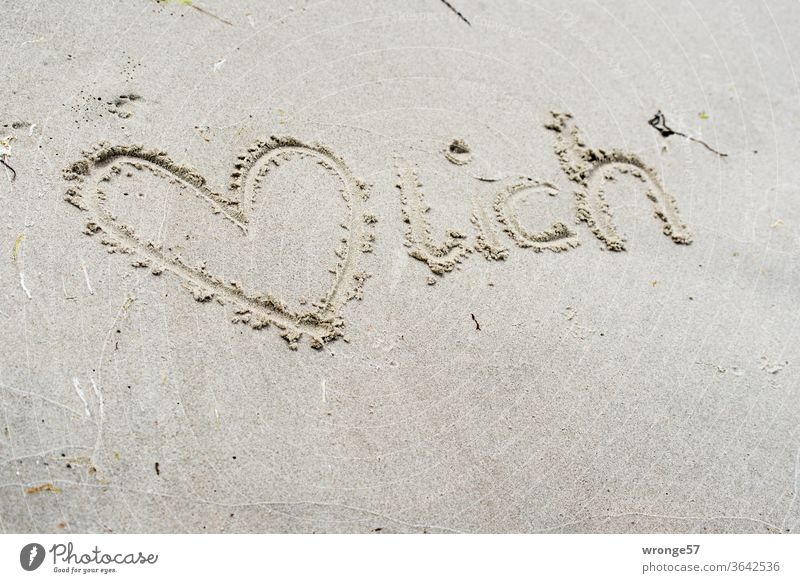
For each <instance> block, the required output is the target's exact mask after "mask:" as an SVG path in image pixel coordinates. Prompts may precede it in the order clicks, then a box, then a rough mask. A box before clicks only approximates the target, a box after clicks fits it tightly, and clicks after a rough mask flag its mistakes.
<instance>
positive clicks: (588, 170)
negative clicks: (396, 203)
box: [396, 113, 691, 282]
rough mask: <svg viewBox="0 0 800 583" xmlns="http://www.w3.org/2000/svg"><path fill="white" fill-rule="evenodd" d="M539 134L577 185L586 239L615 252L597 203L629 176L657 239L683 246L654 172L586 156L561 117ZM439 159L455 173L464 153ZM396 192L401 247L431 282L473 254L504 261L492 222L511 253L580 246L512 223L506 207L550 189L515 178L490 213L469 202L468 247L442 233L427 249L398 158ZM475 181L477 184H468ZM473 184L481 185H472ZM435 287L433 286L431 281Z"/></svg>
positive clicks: (558, 233) (417, 200)
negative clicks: (551, 143)
mask: <svg viewBox="0 0 800 583" xmlns="http://www.w3.org/2000/svg"><path fill="white" fill-rule="evenodd" d="M545 127H546V128H547V129H549V130H551V131H553V132H555V134H556V145H555V153H556V156H557V157H558V159H559V162H560V164H561V168H562V170H563V171H564V173H565V174H566V175H567V177H568V178H569V179H570V180H571V181H573V182H574V183H576V184H577V185H578V189H577V191H576V193H575V194H576V197H577V203H578V213H577V215H578V219H579V220H580V221H583V222H586V223H587V225H588V226H589V228H590V229H591V231H592V233H594V235H595V236H596V237H597V238H598V239H599V240H600V241H602V242H603V244H604V245H605V246H606V247H607V248H608V249H609V250H611V251H623V250H624V249H625V238H624V237H623V236H622V235H621V234H620V233H619V231H618V230H617V227H616V225H615V224H614V221H613V218H612V216H611V212H610V210H609V206H608V203H607V202H606V199H605V195H604V188H605V185H606V183H607V182H611V181H614V180H617V178H618V177H624V176H629V177H632V178H633V179H635V180H637V181H640V182H642V183H644V184H647V185H648V188H647V190H646V192H645V194H646V196H647V198H648V199H649V200H650V201H651V202H652V203H653V210H654V213H655V216H656V217H657V218H658V219H660V220H661V221H662V222H663V223H664V226H663V232H664V234H665V235H667V236H669V237H670V238H671V239H672V240H673V241H674V242H675V243H679V244H685V245H688V244H689V243H691V237H690V235H689V233H688V231H687V229H686V225H684V224H683V222H682V221H681V219H680V216H679V214H678V206H677V202H676V201H675V199H674V198H673V197H672V195H670V194H669V193H668V192H667V191H666V190H665V189H664V186H663V185H662V183H661V181H660V180H659V178H658V175H657V174H656V171H655V170H654V169H653V168H651V167H650V166H648V165H647V164H645V163H644V162H643V161H642V160H641V158H639V157H638V156H636V155H635V154H630V153H626V152H622V151H620V150H600V149H592V148H588V147H587V146H586V145H585V143H584V142H583V139H582V138H581V135H580V133H579V131H578V128H577V127H576V126H575V124H574V123H573V121H572V116H571V115H570V114H567V113H553V114H552V119H551V120H550V121H549V122H548V123H547V124H546V125H545ZM443 153H444V156H445V158H446V159H447V160H448V161H450V162H451V163H453V164H456V165H458V166H463V165H465V164H468V163H469V162H470V160H471V153H470V150H469V147H468V146H467V145H466V144H465V143H464V142H463V141H462V140H454V141H453V142H452V143H451V144H450V145H449V146H448V147H447V148H446V149H445V150H444V151H443ZM396 165H397V178H398V180H397V188H398V189H399V191H400V203H401V206H402V216H403V220H404V221H405V223H406V224H407V227H406V233H405V239H406V240H405V243H404V244H405V246H406V247H407V248H408V254H409V255H410V256H411V257H413V258H415V259H418V260H419V261H422V262H423V263H425V264H426V265H427V266H428V267H429V268H430V270H431V271H432V272H433V273H434V274H435V275H444V274H445V273H448V272H450V271H453V270H454V269H456V268H457V267H458V266H459V265H460V264H461V263H463V262H464V261H465V260H466V259H467V257H469V256H470V254H471V253H472V252H473V251H477V252H478V253H479V254H481V255H483V257H484V258H485V259H487V260H489V261H501V260H504V259H506V258H507V257H508V247H506V246H505V244H504V243H503V241H502V240H501V237H500V234H499V233H498V231H497V229H496V228H495V225H494V223H493V219H494V220H496V221H497V223H499V225H500V227H501V230H502V231H504V232H505V233H506V234H507V235H508V237H509V238H510V239H511V241H513V243H515V244H516V245H517V246H518V247H521V248H527V249H532V250H533V251H536V252H541V251H545V250H548V251H553V252H556V253H557V252H561V251H569V250H570V249H573V248H575V247H577V246H578V245H579V244H580V241H579V239H578V235H577V233H576V232H574V231H573V230H571V229H570V228H569V227H568V226H567V224H566V223H565V222H564V221H557V222H555V223H553V224H552V225H551V226H550V227H549V228H547V229H545V230H542V231H534V232H532V231H530V230H528V229H527V228H526V227H525V226H524V225H523V224H522V222H521V221H520V219H519V217H518V216H517V213H516V211H515V210H514V207H513V205H512V202H513V200H514V199H515V198H516V197H519V196H520V195H522V194H524V193H529V192H532V193H541V194H542V195H548V196H556V194H557V192H558V191H557V189H556V187H555V186H553V185H552V184H549V183H547V182H543V181H541V180H537V179H534V178H522V179H519V180H516V181H513V182H512V183H511V184H509V185H508V186H505V187H504V188H502V189H500V190H499V191H498V192H497V194H496V195H495V199H494V206H493V208H492V209H491V211H490V210H487V209H486V208H485V206H484V205H483V204H482V203H481V202H480V201H479V200H477V199H475V200H474V201H473V210H472V217H471V222H472V224H473V225H474V226H475V228H476V229H477V232H478V234H477V237H476V239H475V242H474V244H472V245H470V243H469V242H468V241H467V235H466V234H464V233H461V232H460V231H456V230H453V229H449V230H447V232H446V235H445V238H444V240H443V241H442V242H441V243H437V242H436V241H434V238H433V234H432V232H431V227H430V224H429V222H428V220H427V218H426V214H427V213H428V212H429V211H430V207H429V206H428V204H427V202H426V200H425V194H424V193H423V191H422V183H421V182H420V180H419V176H418V175H417V172H416V170H415V169H414V167H413V166H412V165H411V164H409V163H408V162H406V161H405V160H403V159H401V158H398V159H397V160H396ZM476 178H477V177H476ZM478 179H479V180H485V179H482V178H478ZM431 281H433V282H435V279H434V280H431Z"/></svg>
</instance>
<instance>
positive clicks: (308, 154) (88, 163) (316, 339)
mask: <svg viewBox="0 0 800 583" xmlns="http://www.w3.org/2000/svg"><path fill="white" fill-rule="evenodd" d="M293 157H300V158H303V159H310V160H313V161H314V162H316V163H317V164H319V165H320V166H321V167H322V168H323V169H324V170H325V171H326V172H328V173H329V174H331V175H332V176H334V177H335V178H336V179H337V180H338V181H339V184H340V185H341V187H340V193H341V196H342V198H343V199H344V201H345V203H346V204H347V208H348V216H347V219H346V221H345V222H344V223H342V228H343V229H345V230H346V232H347V234H346V236H344V237H342V239H341V246H340V247H339V248H338V249H337V250H336V257H337V261H336V264H335V266H334V267H332V268H331V269H330V270H329V271H330V272H331V273H332V274H333V281H332V283H331V285H330V288H329V289H328V291H327V292H326V294H325V296H324V297H323V298H320V300H319V301H318V302H315V303H312V304H311V305H312V307H313V309H312V310H309V311H306V312H299V311H292V310H290V309H289V308H288V307H287V305H286V304H285V303H284V302H283V301H281V300H280V299H278V298H276V297H274V296H273V295H271V294H269V293H262V294H247V293H245V292H244V290H243V289H242V287H241V286H239V285H238V284H235V283H226V282H224V281H223V280H222V279H221V278H219V277H216V276H215V275H213V274H211V273H208V272H207V271H206V269H205V268H204V267H192V266H189V265H187V264H186V263H184V262H183V261H182V260H181V258H180V256H178V255H176V256H171V257H170V256H167V254H166V253H165V251H164V250H163V249H162V248H161V247H160V246H158V245H156V244H154V243H152V242H146V241H143V240H142V239H141V238H139V237H138V236H137V234H136V233H135V231H134V230H133V229H132V228H131V227H130V226H128V225H125V224H124V223H122V222H120V221H118V220H117V218H116V217H115V216H114V215H113V214H112V213H111V212H110V211H109V210H108V209H107V208H106V205H105V201H106V193H105V192H104V191H103V185H104V184H107V183H110V182H111V181H112V180H113V179H114V177H115V176H117V175H119V174H120V173H121V172H122V170H123V168H126V169H127V170H128V171H130V172H136V171H142V170H147V171H150V172H151V173H153V174H154V175H156V176H158V177H160V178H163V179H165V180H167V181H169V182H172V183H175V184H179V185H180V186H182V187H185V188H187V189H189V190H191V191H192V192H194V193H195V194H196V195H197V196H198V197H200V198H202V199H203V200H205V201H206V202H207V203H209V205H210V209H211V211H212V212H213V213H214V214H215V215H219V216H221V217H222V218H223V219H225V220H228V221H231V222H233V223H234V224H235V225H236V226H237V227H238V228H239V229H240V230H241V231H242V233H243V234H246V233H247V224H248V211H249V210H250V209H251V208H252V204H253V203H254V202H255V196H256V193H257V191H258V190H259V188H260V184H261V182H262V181H263V179H264V177H265V175H266V174H267V172H269V170H270V168H274V167H277V166H278V165H279V164H280V162H281V161H286V160H289V159H291V158H293ZM231 177H232V182H231V184H230V192H229V196H227V197H226V196H223V195H220V194H218V193H216V192H214V191H213V190H211V189H210V188H209V187H208V186H207V185H206V180H205V178H203V177H202V176H201V175H199V174H198V173H196V172H195V171H193V170H191V169H189V168H185V167H182V166H179V165H177V164H175V163H174V162H173V161H172V160H171V159H170V158H169V157H168V156H167V154H166V153H165V152H161V151H151V150H146V149H144V148H143V147H141V146H110V145H108V144H100V145H99V146H97V147H95V148H94V149H92V150H90V151H88V152H84V157H83V158H82V159H81V160H79V161H77V162H75V163H74V164H72V165H71V166H69V167H68V168H67V169H66V170H65V171H64V178H65V179H66V180H69V181H73V182H74V183H75V186H74V187H73V188H70V189H69V190H68V191H67V193H66V195H65V197H64V198H65V200H66V201H67V202H69V203H70V204H72V205H74V206H76V207H78V208H79V209H81V210H83V211H86V212H88V213H89V215H90V219H89V220H88V222H87V223H86V229H85V231H84V232H85V233H86V234H88V235H94V234H98V233H102V234H103V237H102V243H103V244H104V245H107V246H108V248H109V251H111V252H114V251H120V252H124V253H131V254H135V255H136V256H137V260H138V263H137V264H138V265H141V266H144V265H146V266H148V267H150V268H152V271H153V274H155V275H158V274H159V273H161V272H162V271H169V272H171V273H173V274H175V275H177V276H178V277H180V278H181V279H183V280H184V281H185V282H186V283H187V284H189V286H190V287H192V288H193V289H197V290H200V291H199V292H194V295H195V298H196V299H198V300H200V301H205V300H208V299H210V298H212V297H215V296H216V297H217V298H218V299H220V300H222V301H227V302H230V303H231V304H234V305H235V306H236V314H237V320H239V321H243V322H247V323H249V324H250V325H251V326H252V327H253V328H263V327H266V326H268V325H269V324H272V325H274V326H276V327H277V328H279V329H280V330H281V336H282V337H283V338H284V339H286V341H287V342H288V343H289V346H290V347H291V348H293V349H296V348H297V342H298V340H299V339H300V338H301V336H302V334H303V333H305V334H307V335H308V336H309V337H310V338H311V346H313V347H314V348H322V346H323V345H324V344H325V343H326V342H330V341H332V340H335V339H336V338H339V337H340V336H342V335H343V331H342V328H343V326H344V322H343V320H342V319H341V317H340V315H339V311H340V309H341V308H342V307H343V306H344V305H345V304H346V303H347V302H348V301H349V300H351V299H354V298H360V297H361V289H362V286H363V283H364V280H365V279H366V278H367V274H366V273H365V272H363V271H361V270H360V268H359V266H358V256H359V254H360V253H367V252H370V251H371V250H372V243H373V241H374V238H375V237H374V234H373V233H372V225H373V223H375V222H376V219H375V217H374V215H371V214H368V213H365V212H364V209H363V207H364V203H365V202H366V200H367V198H368V196H369V193H368V190H367V187H366V185H365V184H364V183H362V182H360V181H359V180H357V179H356V178H355V177H354V176H353V175H352V173H351V172H350V169H349V168H348V167H347V165H346V164H345V163H344V162H343V161H342V160H341V158H339V157H338V156H336V155H335V154H333V153H332V152H331V151H330V150H328V149H327V148H325V147H324V146H319V145H308V144H305V143H303V142H300V141H299V140H296V139H294V138H288V137H274V136H273V137H272V138H270V139H269V140H268V141H266V142H258V143H256V144H255V145H254V146H252V147H250V148H249V149H248V150H247V152H246V153H245V154H243V155H241V156H239V157H238V159H237V162H236V164H235V166H234V172H233V173H232V175H231Z"/></svg>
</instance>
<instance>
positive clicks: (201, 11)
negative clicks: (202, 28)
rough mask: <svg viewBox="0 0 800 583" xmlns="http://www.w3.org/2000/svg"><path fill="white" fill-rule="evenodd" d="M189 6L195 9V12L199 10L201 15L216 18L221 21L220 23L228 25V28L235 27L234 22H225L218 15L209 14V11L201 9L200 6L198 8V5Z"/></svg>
mask: <svg viewBox="0 0 800 583" xmlns="http://www.w3.org/2000/svg"><path fill="white" fill-rule="evenodd" d="M189 6H191V7H192V8H194V9H195V10H197V11H198V12H200V13H201V14H205V15H206V16H210V17H211V18H216V19H217V20H219V21H220V22H223V23H225V24H227V25H228V26H233V23H232V22H230V21H228V20H225V19H224V18H220V17H219V16H217V15H216V14H213V13H211V12H209V11H208V10H206V9H205V8H200V7H199V6H197V5H196V4H189Z"/></svg>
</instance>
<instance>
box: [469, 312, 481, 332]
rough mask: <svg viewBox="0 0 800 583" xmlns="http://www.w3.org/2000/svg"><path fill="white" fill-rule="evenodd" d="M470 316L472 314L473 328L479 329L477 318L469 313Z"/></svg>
mask: <svg viewBox="0 0 800 583" xmlns="http://www.w3.org/2000/svg"><path fill="white" fill-rule="evenodd" d="M470 316H472V321H473V322H475V329H476V330H480V329H481V325H480V324H478V319H477V318H476V317H475V314H470Z"/></svg>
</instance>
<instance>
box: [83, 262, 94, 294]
mask: <svg viewBox="0 0 800 583" xmlns="http://www.w3.org/2000/svg"><path fill="white" fill-rule="evenodd" d="M81 270H83V279H85V280H86V288H87V289H88V290H89V293H90V294H91V295H94V290H93V289H92V282H90V281H89V272H88V271H86V264H85V263H81Z"/></svg>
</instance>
